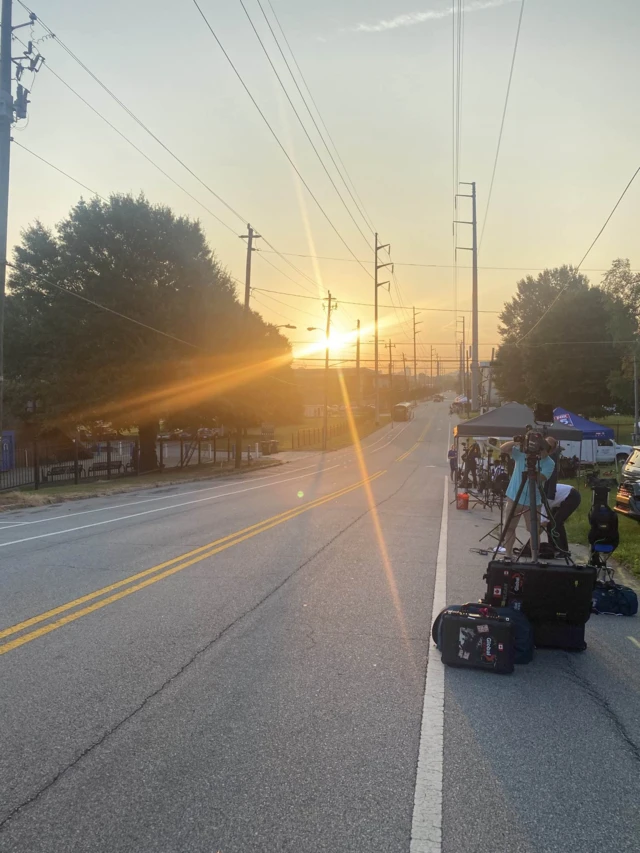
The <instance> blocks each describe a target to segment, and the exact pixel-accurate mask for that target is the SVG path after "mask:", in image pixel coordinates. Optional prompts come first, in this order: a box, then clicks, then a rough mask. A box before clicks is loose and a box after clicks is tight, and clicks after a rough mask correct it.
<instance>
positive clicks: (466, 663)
mask: <svg viewBox="0 0 640 853" xmlns="http://www.w3.org/2000/svg"><path fill="white" fill-rule="evenodd" d="M469 607H473V610H475V611H481V612H470V611H469V609H468V608H469ZM439 618H440V626H439V631H438V634H439V640H440V642H439V644H438V645H439V648H441V650H442V662H443V663H444V664H447V665H448V666H460V667H472V668H474V669H488V670H490V671H491V672H499V673H509V672H513V669H514V660H515V628H514V624H513V622H512V621H511V619H509V618H508V617H505V616H500V615H499V614H498V613H496V611H495V610H494V609H493V608H492V607H486V606H484V607H482V606H481V607H478V605H465V606H464V607H462V608H457V607H456V608H452V609H451V610H445V611H444V612H443V613H442V614H441V616H440V617H439Z"/></svg>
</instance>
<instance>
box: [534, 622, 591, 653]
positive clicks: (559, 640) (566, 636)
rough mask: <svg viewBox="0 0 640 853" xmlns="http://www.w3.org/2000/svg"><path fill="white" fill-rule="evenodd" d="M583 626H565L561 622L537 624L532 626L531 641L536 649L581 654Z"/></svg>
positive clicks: (583, 642)
mask: <svg viewBox="0 0 640 853" xmlns="http://www.w3.org/2000/svg"><path fill="white" fill-rule="evenodd" d="M584 627H585V626H584V625H567V624H566V623H563V622H537V623H535V624H534V626H533V640H534V643H535V645H536V648H538V649H565V651H568V652H583V651H584V650H585V649H586V648H587V644H586V642H585V640H584Z"/></svg>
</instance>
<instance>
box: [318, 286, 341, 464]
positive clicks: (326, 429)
mask: <svg viewBox="0 0 640 853" xmlns="http://www.w3.org/2000/svg"><path fill="white" fill-rule="evenodd" d="M332 307H333V301H332V299H331V291H329V293H328V295H327V328H326V332H325V348H324V416H323V426H322V449H323V450H326V449H327V437H328V434H329V336H330V334H331V309H332ZM335 307H336V308H337V307H338V306H337V305H336V306H335Z"/></svg>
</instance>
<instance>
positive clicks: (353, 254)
mask: <svg viewBox="0 0 640 853" xmlns="http://www.w3.org/2000/svg"><path fill="white" fill-rule="evenodd" d="M192 2H193V5H194V6H195V7H196V9H197V10H198V12H199V14H200V17H201V18H202V20H203V21H204V23H205V25H206V27H207V29H208V30H209V32H210V33H211V35H212V36H213V38H214V40H215V42H216V44H217V45H218V47H219V48H220V50H221V51H222V53H223V54H224V57H225V59H226V60H227V62H228V63H229V65H230V66H231V68H232V69H233V72H234V74H235V75H236V77H237V78H238V80H239V81H240V83H241V85H242V87H243V89H244V90H245V92H246V93H247V95H248V96H249V98H250V100H251V102H252V104H253V105H254V106H255V108H256V110H257V111H258V113H259V114H260V116H261V118H262V120H263V121H264V123H265V124H266V126H267V128H268V129H269V131H270V133H271V135H272V136H273V138H274V139H275V141H276V143H277V144H278V147H279V148H280V149H281V151H282V152H283V154H284V155H285V157H286V158H287V160H288V161H289V163H290V164H291V167H292V169H293V170H294V172H295V173H296V174H297V176H298V177H299V178H300V181H301V182H302V184H303V186H304V187H305V189H306V190H307V192H308V193H309V195H310V196H311V198H312V199H313V201H314V202H315V204H316V206H317V208H318V210H319V211H320V212H321V213H322V215H323V216H324V218H325V219H326V221H327V222H328V223H329V225H330V226H331V228H332V230H333V231H334V232H335V234H336V236H337V237H338V239H339V240H340V242H341V243H342V244H343V245H344V247H345V248H346V249H347V251H348V252H349V254H350V255H352V256H353V257H354V258H356V260H357V256H356V254H355V252H354V251H353V249H352V248H351V247H350V246H349V244H348V243H347V241H346V240H345V239H344V237H343V236H342V234H341V233H340V231H339V230H338V229H337V228H336V226H335V225H334V223H333V220H332V219H331V217H330V216H329V214H328V213H327V212H326V210H325V209H324V207H323V206H322V204H321V203H320V201H319V199H318V197H317V196H316V195H315V193H314V192H313V190H312V189H311V187H310V186H309V184H308V183H307V181H306V180H305V179H304V177H303V175H302V173H301V172H300V170H299V169H298V167H297V166H296V164H295V162H294V161H293V159H292V157H291V155H290V154H289V152H288V151H287V149H286V148H285V146H284V145H283V143H282V142H281V140H280V137H279V136H278V134H277V133H276V132H275V130H274V129H273V126H272V125H271V123H270V121H269V119H268V118H267V117H266V115H265V114H264V112H263V111H262V108H261V107H260V105H259V104H258V102H257V101H256V99H255V98H254V97H253V94H252V93H251V90H250V89H249V87H248V86H247V84H246V83H245V81H244V78H243V77H242V75H241V74H240V72H239V71H238V69H237V68H236V66H235V64H234V62H233V60H232V59H231V57H230V56H229V54H228V53H227V51H226V50H225V48H224V46H223V44H222V42H221V41H220V39H219V38H218V36H217V34H216V31H215V30H214V29H213V27H212V26H211V23H210V22H209V20H208V18H207V16H206V15H205V14H204V12H203V10H202V7H201V6H200V4H199V3H198V0H192ZM358 263H360V261H358ZM360 266H361V267H362V269H363V270H364V271H365V273H366V274H367V275H368V276H370V277H371V278H373V274H372V273H370V272H369V270H368V269H367V268H366V267H365V266H363V265H362V264H360Z"/></svg>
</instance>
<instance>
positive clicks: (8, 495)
mask: <svg viewBox="0 0 640 853" xmlns="http://www.w3.org/2000/svg"><path fill="white" fill-rule="evenodd" d="M282 464H283V463H282V462H280V461H279V460H278V459H277V457H271V456H269V457H264V458H262V459H259V460H257V461H254V462H252V463H251V465H247V464H246V463H244V464H243V465H242V468H240V470H239V471H238V470H237V469H236V467H235V465H234V463H233V462H229V463H224V464H223V465H221V466H218V467H216V468H215V469H214V468H213V466H212V465H207V466H202V467H201V468H190V469H188V468H187V469H182V470H181V469H179V468H178V469H176V471H175V473H174V472H173V471H171V473H167V472H165V473H160V472H153V473H152V474H142V475H141V476H140V477H127V478H116V479H113V480H95V481H93V482H91V483H79V484H78V485H77V486H76V485H75V484H73V483H71V484H69V485H64V486H43V487H41V488H40V489H38V491H35V490H34V489H33V488H30V489H27V488H26V487H25V488H24V489H18V490H16V491H12V492H4V493H2V494H0V511H2V510H10V509H20V508H21V507H34V506H46V505H47V504H56V503H63V502H65V501H78V500H82V499H83V498H96V497H103V496H105V495H119V494H125V493H126V492H135V491H140V490H141V489H159V488H162V487H166V486H172V485H180V484H181V483H194V482H198V481H199V480H214V479H218V478H223V477H230V476H233V475H235V474H238V473H240V474H248V473H249V472H251V471H258V470H260V469H261V468H274V467H279V466H280V465H282Z"/></svg>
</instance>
